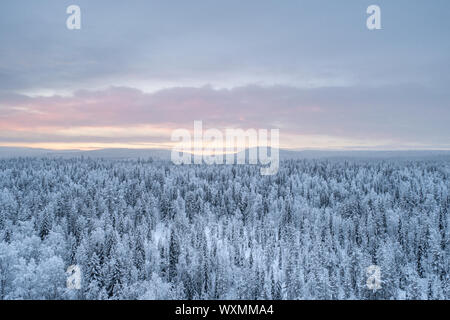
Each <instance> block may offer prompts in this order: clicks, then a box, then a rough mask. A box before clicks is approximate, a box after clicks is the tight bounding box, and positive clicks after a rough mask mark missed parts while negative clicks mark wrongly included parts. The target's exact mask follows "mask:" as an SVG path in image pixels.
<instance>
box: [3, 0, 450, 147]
mask: <svg viewBox="0 0 450 320" xmlns="http://www.w3.org/2000/svg"><path fill="white" fill-rule="evenodd" d="M72 4H76V5H79V6H80V8H81V30H68V29H67V28H66V19H67V17H68V14H66V8H67V7H68V6H69V5H72ZM371 4H377V5H379V6H380V7H381V25H382V30H374V31H370V30H368V29H367V27H366V19H367V17H368V15H367V14H366V9H367V7H368V6H369V5H371ZM449 13H450V1H448V0H432V1H425V0H412V1H406V0H404V1H401V0H396V1H365V0H346V1H337V0H327V1H325V0H314V1H313V0H308V1H300V0H296V1H289V0H286V1H279V0H273V1H264V0H239V1H234V0H226V1H225V0H222V1H211V0H209V1H206V0H205V1H198V0H191V1H187V0H184V1H170V0H165V1H161V0H160V1H148V0H146V1H137V0H130V1H101V0H96V1H92V0H89V1H87V0H71V1H62V0H58V1H55V0H52V1H50V0H48V1H46V0H40V1H25V0H3V1H2V6H1V9H0V44H1V45H0V145H3V146H31V147H47V148H59V149H61V148H99V147H169V146H170V134H171V132H172V130H173V129H175V128H187V129H192V127H193V121H194V120H202V121H203V124H204V127H205V128H208V127H216V128H219V129H223V128H228V127H239V128H255V129H258V128H267V129H270V128H279V129H280V137H281V141H280V144H281V146H282V147H285V148H333V149H341V148H350V149H357V148H369V149H372V148H373V149H425V148H426V149H429V148H436V149H438V148H439V149H450V139H449V138H450V125H449V120H450V40H449V39H450V37H449V34H450V19H449V18H448V15H449Z"/></svg>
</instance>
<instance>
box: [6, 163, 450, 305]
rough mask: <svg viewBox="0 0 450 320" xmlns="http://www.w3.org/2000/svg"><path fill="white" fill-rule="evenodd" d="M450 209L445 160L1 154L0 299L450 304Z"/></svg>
mask: <svg viewBox="0 0 450 320" xmlns="http://www.w3.org/2000/svg"><path fill="white" fill-rule="evenodd" d="M449 210H450V163H449V162H448V161H446V160H439V161H433V160H427V161H400V160H366V161H363V160H352V161H345V160H297V161H293V160H291V161H283V162H282V163H281V164H280V169H279V172H278V174H277V175H274V176H261V175H260V174H259V167H257V166H250V165H238V166H206V165H203V166H201V165H190V166H175V165H173V164H171V163H169V162H163V161H152V160H151V159H150V160H121V161H120V160H100V159H97V160H95V159H86V158H84V159H83V158H79V159H38V158H17V159H4V160H0V299H449V298H450V280H449V272H450V267H449V253H450V243H449V239H450V231H449V224H450V221H449V220H450V219H449ZM70 265H78V266H80V268H81V271H82V283H81V289H80V290H75V289H68V288H66V279H67V275H66V273H65V272H66V270H67V268H68V267H69V266H70ZM369 265H377V266H379V267H380V269H381V280H382V288H381V289H380V290H377V291H372V290H369V289H368V288H367V287H366V279H367V274H366V268H367V267H368V266H369Z"/></svg>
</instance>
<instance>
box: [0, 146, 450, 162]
mask: <svg viewBox="0 0 450 320" xmlns="http://www.w3.org/2000/svg"><path fill="white" fill-rule="evenodd" d="M242 152H244V151H242ZM245 153H246V156H247V159H248V153H249V150H248V149H247V150H245ZM170 155H171V150H167V149H98V150H89V151H84V150H50V149H37V148H19V147H0V158H17V157H62V158H76V157H81V156H83V157H88V158H89V157H90V158H104V159H139V158H140V159H148V158H153V159H159V160H170ZM279 155H280V159H281V160H287V159H293V160H296V159H355V158H357V159H405V160H406V159H411V160H413V159H416V160H417V159H447V160H450V151H447V150H411V151H327V150H300V151H296V150H285V149H280V152H279Z"/></svg>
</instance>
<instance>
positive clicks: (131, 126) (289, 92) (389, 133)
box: [0, 85, 450, 147]
mask: <svg viewBox="0 0 450 320" xmlns="http://www.w3.org/2000/svg"><path fill="white" fill-rule="evenodd" d="M447 101H450V97H449V94H445V93H441V94H440V95H436V92H435V91H434V90H433V89H430V88H426V87H419V86H414V85H411V86H405V85H403V86H390V87H349V88H315V89H304V88H296V87H290V86H243V87H236V88H233V89H214V88H212V87H210V86H204V87H199V88H193V87H179V88H170V89H164V90H160V91H157V92H154V93H145V92H142V91H140V90H137V89H134V88H125V87H110V88H108V89H105V90H91V91H88V90H82V91H77V92H75V93H74V94H73V95H72V96H64V97H63V96H51V97H27V96H24V95H17V94H14V95H9V96H3V97H0V108H1V111H2V115H1V116H0V128H1V129H0V133H1V134H0V142H9V143H11V142H16V143H19V142H46V141H47V142H64V141H67V142H74V141H84V142H87V141H89V142H105V143H117V142H120V143H126V142H127V141H128V142H134V143H137V142H155V143H163V142H164V141H165V142H167V141H169V137H170V132H171V130H173V129H175V128H188V129H190V128H192V125H193V121H194V120H202V121H203V123H204V127H205V128H208V127H214V128H219V129H224V128H228V127H237V128H279V129H280V130H281V133H282V137H283V134H284V136H285V137H286V141H289V145H291V146H293V147H294V146H295V137H298V139H297V140H298V143H297V144H298V145H297V146H295V147H301V144H302V143H303V145H304V144H305V141H304V140H305V139H304V138H302V139H301V138H300V137H302V136H303V137H320V138H319V139H318V140H317V139H316V140H317V141H321V144H322V146H324V145H326V143H327V142H326V141H331V140H333V139H338V140H339V139H341V141H342V143H344V144H345V145H347V146H348V145H351V144H352V141H353V143H354V144H355V145H356V144H367V143H369V144H371V145H376V144H377V143H378V144H379V143H383V144H386V143H397V144H405V143H410V144H411V143H412V144H414V143H416V144H417V145H419V144H420V145H423V144H425V145H427V144H428V145H439V144H443V145H445V144H446V143H448V137H449V136H450V129H449V128H448V125H447V120H446V119H449V118H450V109H449V108H448V104H447ZM424 110H427V111H426V112H424ZM327 137H328V138H327ZM301 141H303V142H301ZM332 144H333V145H336V142H333V143H332ZM337 144H338V143H337Z"/></svg>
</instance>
